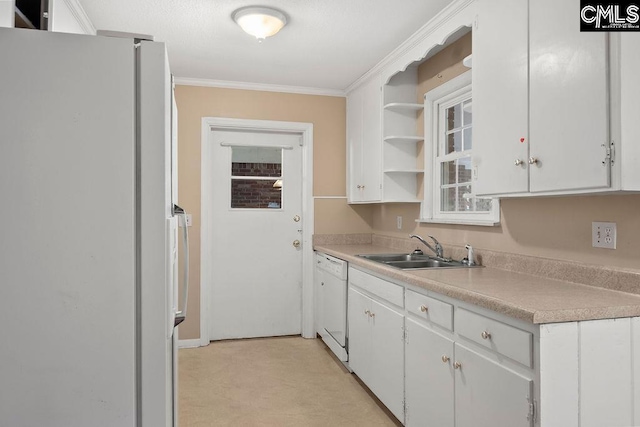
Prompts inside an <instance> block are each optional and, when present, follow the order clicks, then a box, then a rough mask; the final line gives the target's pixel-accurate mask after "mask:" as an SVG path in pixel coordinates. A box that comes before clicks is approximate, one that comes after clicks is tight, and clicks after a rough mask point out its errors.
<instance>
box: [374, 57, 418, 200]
mask: <svg viewBox="0 0 640 427" xmlns="http://www.w3.org/2000/svg"><path fill="white" fill-rule="evenodd" d="M417 82H418V68H417V66H410V67H408V68H407V69H406V70H405V71H401V72H399V73H397V74H395V75H393V76H392V77H391V78H390V79H389V81H388V82H387V83H386V84H384V85H383V87H382V92H383V112H382V115H383V118H382V133H383V138H382V139H383V144H382V158H383V164H382V173H383V177H382V189H383V200H384V201H385V202H420V201H421V200H420V198H419V197H418V194H419V193H418V190H419V188H420V182H422V181H423V179H424V169H422V168H421V167H419V166H418V154H419V152H420V147H421V145H422V143H423V141H424V137H422V136H419V135H418V129H419V128H420V126H422V125H421V123H418V121H419V119H420V117H421V113H422V111H423V109H424V105H423V104H418V103H416V102H415V101H416V99H417V90H416V89H417Z"/></svg>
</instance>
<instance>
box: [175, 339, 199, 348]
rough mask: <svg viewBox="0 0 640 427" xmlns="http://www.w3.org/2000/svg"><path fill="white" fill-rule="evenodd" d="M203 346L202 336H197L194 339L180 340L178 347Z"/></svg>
mask: <svg viewBox="0 0 640 427" xmlns="http://www.w3.org/2000/svg"><path fill="white" fill-rule="evenodd" d="M195 347H202V342H201V341H200V338H196V339H193V340H178V348H195Z"/></svg>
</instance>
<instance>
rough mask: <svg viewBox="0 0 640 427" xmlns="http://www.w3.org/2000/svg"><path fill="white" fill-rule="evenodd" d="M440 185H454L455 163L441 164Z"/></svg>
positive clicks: (453, 161)
mask: <svg viewBox="0 0 640 427" xmlns="http://www.w3.org/2000/svg"><path fill="white" fill-rule="evenodd" d="M441 165H442V185H448V184H455V183H456V162H455V160H452V161H450V162H442V163H441Z"/></svg>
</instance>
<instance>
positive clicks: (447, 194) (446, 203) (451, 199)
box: [440, 187, 457, 212]
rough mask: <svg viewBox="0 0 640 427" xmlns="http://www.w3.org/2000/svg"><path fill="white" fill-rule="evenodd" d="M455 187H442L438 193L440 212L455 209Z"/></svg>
mask: <svg viewBox="0 0 640 427" xmlns="http://www.w3.org/2000/svg"><path fill="white" fill-rule="evenodd" d="M456 190H457V188H456V187H451V188H443V189H442V190H441V194H440V201H441V203H440V204H441V207H440V210H441V211H442V212H454V211H455V210H456Z"/></svg>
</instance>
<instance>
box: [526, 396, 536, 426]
mask: <svg viewBox="0 0 640 427" xmlns="http://www.w3.org/2000/svg"><path fill="white" fill-rule="evenodd" d="M527 402H529V413H528V414H527V421H531V422H536V420H537V418H538V411H537V406H538V405H537V404H536V403H537V402H536V401H535V400H531V399H530V398H528V397H527Z"/></svg>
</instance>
